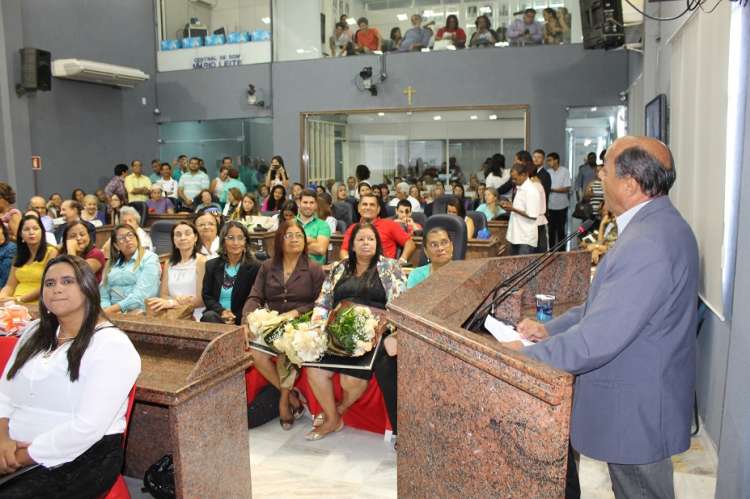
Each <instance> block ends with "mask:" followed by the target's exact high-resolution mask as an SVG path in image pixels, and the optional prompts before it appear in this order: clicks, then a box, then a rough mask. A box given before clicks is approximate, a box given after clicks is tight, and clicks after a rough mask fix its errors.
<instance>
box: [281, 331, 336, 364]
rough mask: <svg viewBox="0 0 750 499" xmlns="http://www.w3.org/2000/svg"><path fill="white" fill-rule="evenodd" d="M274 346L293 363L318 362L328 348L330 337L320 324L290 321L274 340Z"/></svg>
mask: <svg viewBox="0 0 750 499" xmlns="http://www.w3.org/2000/svg"><path fill="white" fill-rule="evenodd" d="M273 346H274V348H276V349H277V350H278V351H279V352H281V353H283V354H285V355H286V357H287V358H288V359H289V361H290V362H291V363H292V364H296V365H297V366H300V365H302V363H303V362H316V361H318V360H320V358H321V357H323V354H324V353H325V352H326V349H327V348H328V337H327V335H326V334H325V332H324V331H323V328H322V327H321V326H320V324H315V323H313V322H306V321H305V322H293V321H292V322H290V323H288V324H286V325H285V326H284V332H283V334H282V335H281V336H279V337H278V338H277V339H276V340H275V341H274V342H273Z"/></svg>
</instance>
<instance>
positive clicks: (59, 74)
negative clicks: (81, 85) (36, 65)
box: [52, 59, 149, 88]
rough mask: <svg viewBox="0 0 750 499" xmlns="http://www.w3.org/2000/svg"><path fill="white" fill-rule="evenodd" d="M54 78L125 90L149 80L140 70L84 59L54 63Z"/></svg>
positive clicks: (60, 60) (59, 60) (61, 60)
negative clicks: (123, 88)
mask: <svg viewBox="0 0 750 499" xmlns="http://www.w3.org/2000/svg"><path fill="white" fill-rule="evenodd" d="M52 76H54V77H56V78H65V79H68V80H79V81H85V82H89V83H98V84H100V85H111V86H114V87H125V88H133V87H135V86H136V85H137V84H139V83H141V82H143V81H146V80H148V79H149V76H148V74H147V73H144V72H143V71H141V70H140V69H136V68H128V67H125V66H115V65H114V64H106V63H103V62H95V61H86V60H84V59H57V60H55V61H52Z"/></svg>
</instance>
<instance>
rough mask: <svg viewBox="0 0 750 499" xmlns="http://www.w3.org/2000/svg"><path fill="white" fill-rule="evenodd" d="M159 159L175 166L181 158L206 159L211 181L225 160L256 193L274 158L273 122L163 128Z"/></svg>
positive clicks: (177, 124) (180, 124) (183, 123)
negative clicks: (229, 160) (224, 159)
mask: <svg viewBox="0 0 750 499" xmlns="http://www.w3.org/2000/svg"><path fill="white" fill-rule="evenodd" d="M159 143H160V147H159V157H160V158H161V160H162V161H167V162H170V163H171V162H173V161H174V160H176V159H177V158H178V157H179V156H181V155H183V154H184V155H186V156H187V157H192V156H196V157H198V158H201V159H203V161H204V162H205V166H206V170H207V172H208V175H209V176H210V177H212V178H213V177H215V176H216V175H217V173H218V171H219V166H220V165H221V160H222V158H224V157H225V156H229V157H231V158H232V164H233V165H234V166H235V167H237V169H238V170H239V173H240V180H242V181H243V182H244V183H245V186H246V187H247V188H248V189H253V188H254V186H253V178H255V179H261V178H262V177H263V176H264V175H265V173H266V171H268V167H267V165H268V164H269V162H270V160H271V156H273V121H272V119H271V118H248V119H233V120H208V121H179V122H173V123H162V124H160V125H159Z"/></svg>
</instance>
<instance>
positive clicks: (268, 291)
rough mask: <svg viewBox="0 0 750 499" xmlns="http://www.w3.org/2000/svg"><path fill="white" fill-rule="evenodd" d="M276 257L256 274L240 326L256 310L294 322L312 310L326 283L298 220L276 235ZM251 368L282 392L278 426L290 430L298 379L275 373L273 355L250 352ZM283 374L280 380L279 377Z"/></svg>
mask: <svg viewBox="0 0 750 499" xmlns="http://www.w3.org/2000/svg"><path fill="white" fill-rule="evenodd" d="M274 248H275V253H274V255H273V258H271V259H269V260H266V261H265V262H263V264H262V265H261V267H260V270H259V271H258V276H257V277H256V279H255V284H254V285H253V288H252V291H250V295H249V296H248V298H247V301H245V305H244V307H243V309H242V322H243V323H246V322H247V315H248V314H249V313H251V312H253V311H255V310H256V309H258V308H261V307H266V308H268V309H269V310H275V311H277V312H279V313H281V314H285V315H286V316H287V317H289V318H296V317H299V316H301V315H304V314H306V313H307V312H309V311H311V310H312V309H313V305H314V303H315V300H316V299H317V298H318V295H319V294H320V288H321V286H322V285H323V281H324V280H325V273H324V272H323V269H322V268H321V267H320V266H319V265H318V264H316V263H315V262H313V261H312V260H310V259H309V258H308V255H307V238H306V236H305V231H304V228H303V227H302V224H301V223H300V222H298V221H297V220H290V221H288V222H283V223H282V224H281V226H280V227H279V229H278V230H277V231H276V240H275V246H274ZM252 354H253V360H254V361H255V362H254V367H255V368H256V369H258V371H259V372H260V373H261V374H262V375H263V377H264V378H265V379H266V380H267V381H268V382H269V383H271V384H272V385H273V386H275V387H276V388H278V389H279V390H280V391H281V399H280V402H279V413H280V415H281V417H280V420H279V422H280V423H281V426H282V428H284V430H289V429H291V427H292V424H294V420H295V419H297V418H298V417H299V416H301V415H302V410H303V407H302V403H301V401H300V400H299V398H298V396H297V395H296V394H295V393H294V392H292V390H291V389H292V387H293V386H294V382H295V379H296V376H297V371H296V369H294V368H292V371H291V372H290V373H286V372H284V371H283V370H282V371H281V372H280V371H277V369H276V367H277V366H279V367H281V363H277V364H274V362H273V360H272V358H273V357H274V356H273V355H272V354H269V353H265V352H261V351H258V350H253V351H252ZM282 373H283V374H286V376H285V377H283V378H282V377H281V374H282Z"/></svg>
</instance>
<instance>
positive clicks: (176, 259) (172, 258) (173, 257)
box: [162, 220, 201, 278]
mask: <svg viewBox="0 0 750 499" xmlns="http://www.w3.org/2000/svg"><path fill="white" fill-rule="evenodd" d="M180 225H187V226H188V227H190V228H191V229H192V230H193V234H195V244H194V245H193V251H192V253H191V254H190V258H195V255H197V254H198V248H200V247H201V238H200V236H199V235H198V229H197V228H196V227H195V225H194V224H193V222H189V221H187V220H181V221H179V222H177V223H176V224H174V225H173V226H172V231H171V232H170V235H169V241H170V243H172V253H171V254H170V255H169V263H171V264H172V265H177V264H178V263H180V261H181V260H182V253H180V250H179V249H177V246H175V244H174V231H175V230H176V229H177V227H179V226H180ZM162 278H164V276H162Z"/></svg>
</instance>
